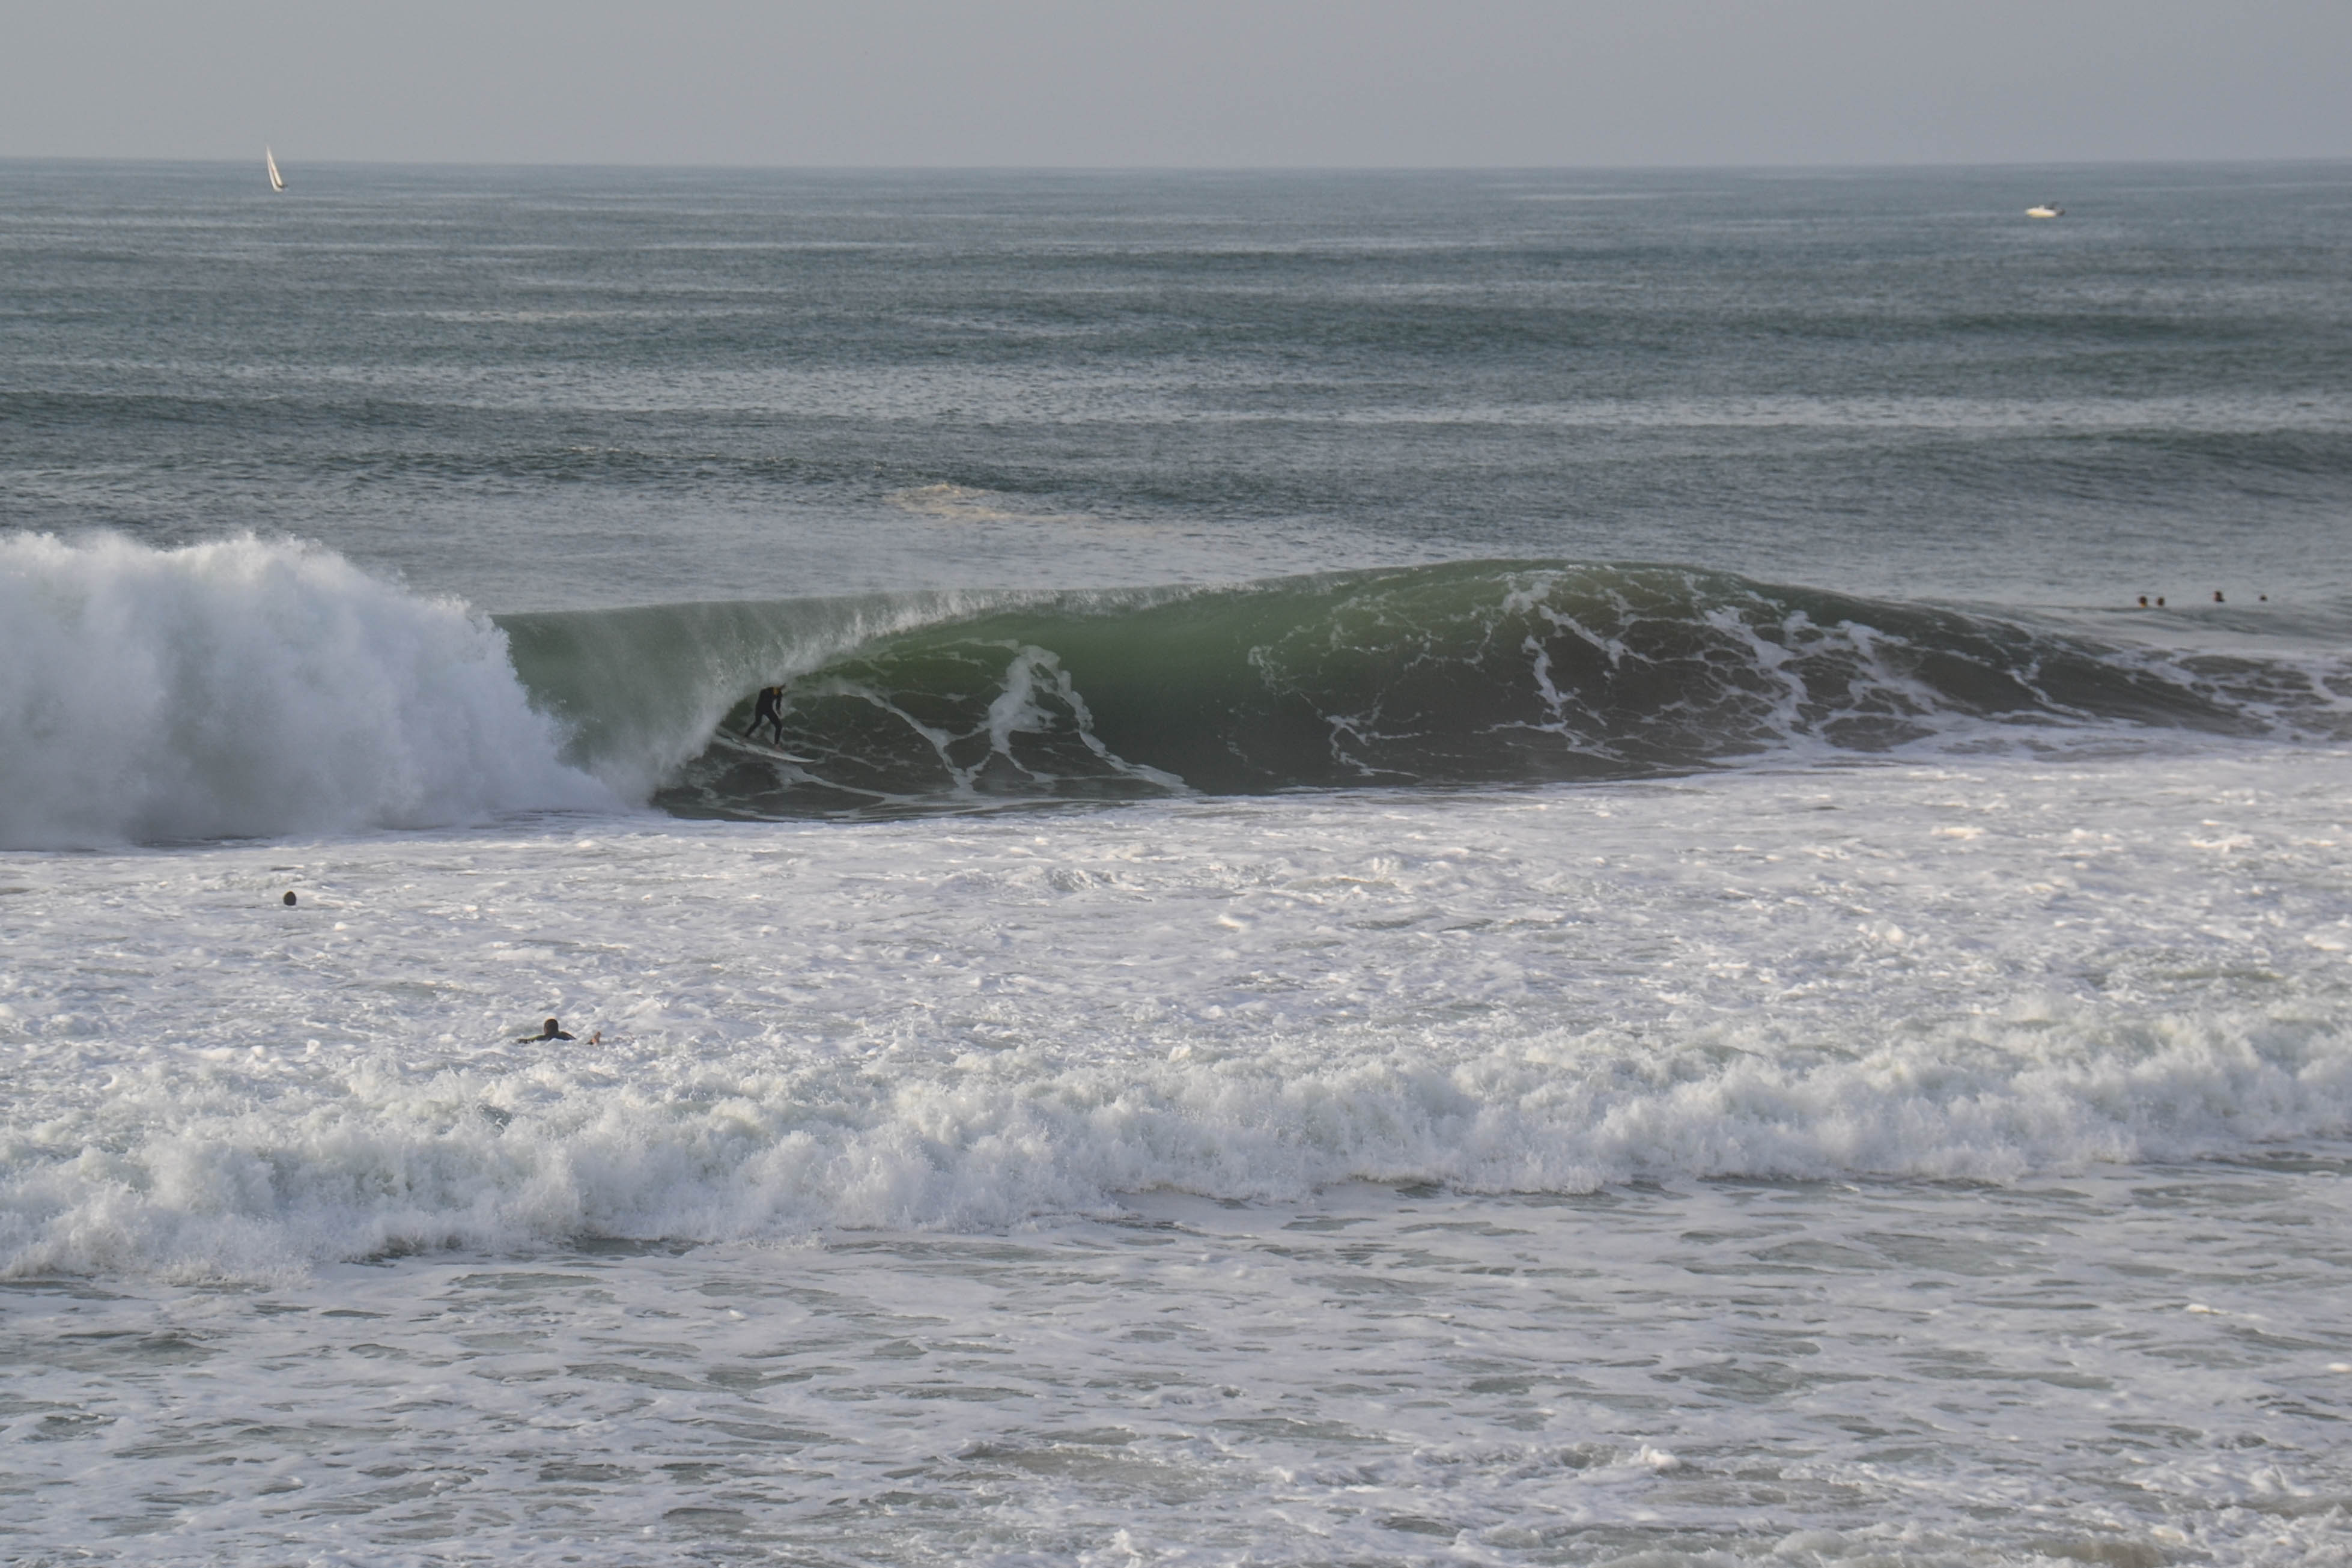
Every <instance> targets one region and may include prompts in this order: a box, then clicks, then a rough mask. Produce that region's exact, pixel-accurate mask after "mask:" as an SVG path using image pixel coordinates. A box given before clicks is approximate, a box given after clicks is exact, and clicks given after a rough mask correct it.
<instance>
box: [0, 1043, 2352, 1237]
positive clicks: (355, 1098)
mask: <svg viewBox="0 0 2352 1568" xmlns="http://www.w3.org/2000/svg"><path fill="white" fill-rule="evenodd" d="M1447 1056H1448V1053H1446V1052H1444V1051H1443V1050H1442V1049H1433V1048H1432V1045H1431V1043H1430V1042H1429V1041H1428V1040H1426V1039H1423V1038H1418V1037H1416V1038H1412V1039H1400V1040H1396V1041H1392V1042H1388V1043H1385V1044H1383V1043H1381V1042H1379V1041H1363V1040H1357V1041H1349V1040H1346V1039H1335V1038H1334V1037H1331V1036H1329V1035H1328V1034H1325V1033H1322V1032H1310V1033H1309V1034H1307V1036H1304V1037H1296V1038H1292V1037H1284V1036H1282V1035H1279V1034H1276V1035H1271V1036H1269V1037H1265V1038H1263V1039H1261V1040H1259V1041H1258V1042H1257V1043H1256V1044H1255V1047H1254V1048H1252V1049H1251V1050H1249V1051H1247V1052H1234V1053H1230V1054H1229V1053H1225V1052H1221V1051H1218V1050H1216V1049H1213V1048H1210V1049H1199V1048H1195V1047H1192V1046H1190V1045H1187V1046H1180V1047H1177V1048H1176V1049H1175V1050H1173V1051H1170V1052H1167V1053H1166V1054H1164V1055H1161V1054H1159V1053H1150V1054H1146V1053H1142V1052H1138V1053H1136V1054H1135V1055H1132V1056H1129V1057H1126V1058H1122V1059H1119V1060H1117V1061H1115V1062H1107V1063H1097V1064H1087V1063H1078V1062H1073V1061H1070V1060H1067V1059H1060V1058H1056V1055H1055V1053H1054V1052H1053V1051H1052V1050H1051V1049H1049V1048H1047V1047H1042V1046H1041V1047H1034V1048H1024V1049H1016V1050H1009V1051H1003V1052H999V1053H994V1054H992V1055H986V1056H984V1057H967V1058H963V1059H961V1060H960V1061H958V1062H956V1063H954V1064H953V1065H952V1066H945V1065H942V1066H940V1067H936V1068H931V1069H929V1070H920V1069H916V1070H907V1069H906V1068H898V1069H895V1070H892V1071H889V1072H879V1071H877V1070H876V1069H875V1068H874V1065H873V1064H872V1063H871V1062H864V1063H860V1064H857V1065H855V1066H850V1067H845V1066H843V1065H841V1064H840V1063H838V1062H826V1061H822V1060H811V1059H808V1058H805V1057H803V1056H800V1055H799V1054H798V1053H793V1052H790V1051H782V1052H775V1053H771V1052H768V1051H764V1050H758V1049H754V1050H751V1051H746V1052H744V1053H742V1054H741V1055H740V1056H735V1057H731V1058H730V1057H723V1056H722V1057H719V1058H715V1059H714V1058H712V1057H710V1056H709V1055H708V1054H706V1053H704V1052H700V1051H678V1050H651V1051H646V1052H643V1053H640V1054H635V1055H632V1054H630V1053H628V1052H625V1051H614V1050H612V1049H610V1048H609V1047H608V1048H607V1049H605V1050H604V1051H602V1052H600V1051H597V1050H595V1049H593V1048H590V1047H570V1048H567V1050H566V1051H565V1052H564V1054H563V1056H562V1058H552V1057H551V1058H547V1059H544V1060H541V1061H538V1062H535V1063H532V1064H529V1065H524V1066H516V1065H512V1064H507V1065H502V1066H499V1067H486V1068H481V1069H467V1068H450V1069H446V1070H442V1071H437V1072H428V1073H415V1072H404V1071H403V1070H401V1069H400V1068H399V1066H398V1065H397V1064H396V1063H389V1062H382V1061H377V1062H372V1063H369V1064H366V1065H361V1066H356V1067H354V1068H352V1069H350V1070H348V1071H346V1072H342V1073H338V1074H331V1075H325V1076H322V1077H320V1078H319V1079H316V1080H314V1081H312V1082H310V1083H309V1084H307V1085H304V1086H302V1087H299V1088H289V1087H288V1086H286V1085H285V1084H283V1083H282V1081H279V1080H278V1079H272V1078H269V1077H268V1075H267V1074H266V1073H257V1076H256V1078H255V1079H250V1080H249V1079H246V1078H244V1077H242V1076H240V1075H239V1074H237V1073H236V1072H235V1071H234V1070H232V1069H230V1068H226V1067H214V1068H206V1069H205V1070H200V1071H194V1072H182V1071H176V1070H173V1069H171V1068H166V1067H163V1066H162V1065H150V1066H148V1067H146V1068H140V1069H131V1070H127V1071H124V1072H121V1073H119V1074H117V1075H115V1079H114V1081H113V1082H112V1083H111V1085H110V1089H109V1092H108V1093H107V1095H106V1096H105V1097H103V1099H102V1100H90V1101H89V1103H87V1104H85V1105H84V1106H82V1107H81V1108H80V1109H79V1110H75V1111H71V1112H60V1113H54V1114H52V1115H51V1116H49V1117H47V1118H46V1119H45V1120H44V1121H43V1122H42V1123H41V1124H40V1125H39V1126H37V1127H29V1128H20V1129H19V1130H18V1131H17V1134H16V1141H15V1145H14V1147H13V1148H12V1149H11V1150H10V1151H9V1158H8V1160H7V1162H6V1168H7V1169H8V1170H9V1172H10V1174H9V1176H8V1178H7V1180H6V1181H5V1183H0V1278H7V1277H10V1276H19V1277H21V1276H25V1275H39V1274H47V1273H53V1272H58V1271H68V1272H86V1271H97V1272H113V1271H121V1270H129V1271H143V1270H149V1269H162V1270H165V1271H169V1272H177V1273H183V1274H193V1275H200V1276H210V1275H222V1274H229V1275H236V1274H250V1273H257V1272H260V1273H267V1272H268V1271H271V1270H274V1269H279V1268H302V1267H305V1266H308V1265H310V1264H314V1263H318V1262H321V1261H325V1260H329V1259H335V1258H364V1257H370V1256H380V1255H383V1254H384V1253H387V1252H400V1251H407V1250H415V1249H419V1248H437V1247H450V1246H469V1247H513V1246H530V1245H543V1244H548V1243H555V1242H568V1241H576V1240H579V1239H581V1238H583V1237H609V1238H626V1239H634V1240H639V1241H672V1242H677V1241H719V1240H744V1239H753V1238H763V1237H792V1236H799V1235H805V1234H808V1233H810V1232H812V1231H821V1230H824V1229H827V1228H831V1227H838V1226H847V1227H852V1228H865V1227H875V1226H881V1227H902V1226H913V1227H917V1228H942V1229H971V1228H975V1227H977V1228H992V1227H997V1226H1006V1225H1011V1224H1015V1223H1018V1222H1020V1221H1023V1220H1024V1219H1028V1218H1031V1217H1034V1216H1036V1215H1047V1214H1066V1213H1072V1212H1080V1213H1084V1212H1104V1211H1107V1210H1116V1209H1117V1208H1118V1206H1119V1204H1120V1200H1121V1195H1122V1194H1132V1193H1139V1192H1146V1191H1150V1190H1153V1189H1158V1188H1166V1189H1171V1190H1177V1191H1183V1192H1189V1193H1196V1194H1203V1195H1208V1196H1213V1197H1218V1198H1223V1199H1227V1200H1244V1201H1247V1200H1295V1199H1298V1198H1301V1197H1304V1196H1306V1195H1307V1194H1309V1193H1311V1192H1313V1191H1315V1190H1316V1189H1318V1188H1319V1187H1322V1186H1325V1185H1327V1184H1332V1183H1337V1182H1343V1181H1348V1180H1369V1181H1375V1182H1382V1183H1391V1184H1412V1183H1436V1184H1447V1185H1450V1186H1453V1187H1454V1188H1457V1189H1461V1190H1472V1191H1489V1192H1498V1191H1516V1192H1533V1193H1586V1192H1591V1191H1593V1190H1595V1189H1597V1188H1599V1187H1601V1186H1603V1185H1605V1184H1611V1183H1617V1182H1622V1181H1626V1180H1629V1179H1640V1178H1649V1179H1659V1178H1673V1177H1714V1176H1743V1177H1757V1178H1800V1179H1804V1178H1825V1177H1836V1176H1852V1175H1868V1176H1874V1177H1897V1178H1900V1177H1919V1178H1928V1179H1963V1180H1970V1179H1972V1180H1996V1181H1998V1180H2007V1179H2012V1178H2015V1177H2017V1176H2019V1175H2021V1174H2024V1173H2032V1172H2046V1171H2052V1170H2065V1169H2074V1168H2081V1167H2083V1166H2085V1165H2088V1164H2092V1163H2101V1162H2135V1161H2179V1160H2188V1159H2194V1158H2198V1157H2200V1156H2210V1155H2216V1154H2221V1155H2240V1156H2242V1155H2244V1154H2246V1153H2248V1152H2250V1151H2251V1150H2252V1148H2253V1147H2255V1146H2258V1145H2260V1144H2262V1143H2263V1142H2272V1141H2280V1140H2303V1141H2308V1140H2313V1139H2326V1138H2330V1137H2340V1136H2342V1134H2343V1133H2344V1131H2345V1130H2346V1129H2347V1126H2352V1055H2347V1052H2346V1049H2345V1041H2344V1037H2343V1036H2342V1034H2341V1032H2340V1031H2339V1030H2336V1029H2335V1028H2333V1027H2329V1026H2319V1025H2314V1024H2312V1023H2310V1022H2308V1021H2300V1022H2298V1021H2292V1020H2278V1019H2272V1018H2264V1017H2261V1016H2250V1015H2244V1014H2241V1015H2238V1016H2203V1017H2172V1018H2168V1019H2164V1020H2158V1021H2154V1022H2147V1023H2131V1022H2127V1021H2124V1020H2119V1019H2114V1018H2101V1017H2099V1016H2095V1015H2094V1014H2088V1013H2076V1014H2074V1015H2073V1016H2042V1017H2020V1018H2016V1019H2013V1020H2010V1021H2007V1022H2002V1021H1996V1020H1990V1019H1987V1020H1979V1021H1975V1022H1972V1023H1971V1024H1969V1025H1968V1026H1964V1027H1959V1028H1945V1029H1942V1030H1939V1031H1935V1032H1931V1033H1919V1032H1902V1031H1898V1032H1896V1034H1895V1037H1893V1038H1890V1039H1887V1040H1885V1041H1884V1042H1881V1043H1878V1044H1875V1045H1873V1046H1870V1047H1866V1048H1863V1049H1858V1050H1852V1051H1844V1050H1836V1049H1824V1048H1820V1047H1811V1048H1794V1047H1791V1045H1790V1042H1788V1041H1786V1040H1776V1039H1772V1038H1769V1037H1767V1034H1766V1033H1765V1032H1759V1031H1754V1030H1751V1031H1749V1032H1748V1033H1747V1034H1744V1035H1743V1034H1740V1033H1738V1032H1737V1031H1735V1032H1733V1033H1731V1034H1728V1035H1719V1036H1717V1037H1707V1036H1700V1037H1692V1038H1689V1039H1686V1040H1685V1041H1683V1042H1681V1043H1680V1044H1679V1045H1668V1044H1664V1043H1663V1042H1655V1041H1644V1040H1641V1039H1636V1038H1632V1037H1627V1036H1624V1035H1622V1034H1616V1033H1612V1032H1601V1033H1596V1034H1591V1035H1578V1034H1573V1033H1558V1034H1549V1035H1547V1036H1545V1037H1539V1038H1537V1039H1533V1040H1528V1041H1526V1042H1523V1043H1520V1044H1517V1045H1515V1046H1508V1047H1499V1048H1492V1049H1485V1050H1471V1051H1468V1052H1465V1053H1463V1054H1461V1055H1459V1056H1455V1057H1454V1058H1452V1059H1447Z"/></svg>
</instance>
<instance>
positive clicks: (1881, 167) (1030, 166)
mask: <svg viewBox="0 0 2352 1568" xmlns="http://www.w3.org/2000/svg"><path fill="white" fill-rule="evenodd" d="M263 145H265V146H267V147H269V148H273V149H274V148H275V146H276V145H277V143H276V142H275V141H274V140H273V141H269V142H265V143H263ZM247 161H248V160H247V159H246V158H238V157H229V156H223V155H217V154H215V155H209V156H202V157H190V156H174V155H148V154H140V155H128V154H110V155H90V154H74V153H0V163H69V164H75V165H91V164H101V165H103V164H153V163H171V164H179V165H185V166H190V167H237V166H241V165H242V164H244V163H247ZM289 162H294V163H300V164H301V165H302V166H303V167H305V168H312V169H325V168H352V169H550V170H555V169H562V170H595V169H613V170H630V171H636V172H647V173H651V172H659V171H664V170H672V171H677V172H680V173H692V172H701V171H724V172H728V173H734V174H1708V173H1716V174H1816V173H1832V172H1836V173H1868V172H1882V173H1895V172H1900V173H1924V172H1928V171H1935V170H1964V169H2135V168H2183V167H2190V168H2230V167H2256V166H2275V165H2279V164H2338V163H2352V153H2294V154H2281V155H2273V156H2259V157H2254V156H2234V157H2204V158H2181V157H2149V158H2053V159H2032V160H2022V159H1994V160H1987V161H1983V162H1966V161H1959V160H1944V159H1933V160H1930V159H1921V160H1914V161H1908V162H1896V163H1867V162H1851V163H709V162H674V163H673V162H651V161H647V162H619V161H613V160H601V159H600V160H585V159H583V160H530V159H440V158H398V159H395V158H315V159H303V158H300V157H299V154H298V155H297V157H296V158H295V159H293V160H289Z"/></svg>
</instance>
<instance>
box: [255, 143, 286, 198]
mask: <svg viewBox="0 0 2352 1568" xmlns="http://www.w3.org/2000/svg"><path fill="white" fill-rule="evenodd" d="M261 162H262V165H263V166H264V167H265V168H267V169H268V171H269V188H270V189H271V190H273V191H282V190H284V189H285V188H286V176H285V175H283V174H279V173H278V156H277V154H276V153H272V152H270V150H269V149H268V147H267V146H264V147H263V148H262V149H261Z"/></svg>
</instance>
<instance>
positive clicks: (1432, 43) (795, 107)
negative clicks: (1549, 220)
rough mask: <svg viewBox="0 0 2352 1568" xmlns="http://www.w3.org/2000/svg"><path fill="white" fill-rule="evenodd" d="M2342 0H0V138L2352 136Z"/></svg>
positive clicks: (1759, 158) (683, 158) (397, 157)
mask: <svg viewBox="0 0 2352 1568" xmlns="http://www.w3.org/2000/svg"><path fill="white" fill-rule="evenodd" d="M2347 80H2352V0H2237V3H2235V4H2230V3H2224V0H2204V3H2189V0H1971V3H1960V0H1952V3H1948V4H1906V3H1904V0H1778V3H1772V0H1649V3H1644V4H1635V3H1632V0H1612V3H1600V0H1552V3H1549V4H1542V3H1536V0H1483V3H1482V0H1456V3H1455V4H1452V5H1434V4H1423V3H1413V0H1355V3H1352V4H1348V3H1339V0H1258V3H1254V4H1253V3H1244V0H1190V3H1185V4H1177V3H1171V0H1131V3H1127V4H1118V3H1112V0H1092V3H1088V0H969V3H966V4H952V3H948V0H866V3H862V4H856V5H850V4H840V5H806V4H803V5H793V4H765V5H761V4H751V3H749V0H673V3H671V4H667V5H625V4H618V3H613V0H468V3H452V0H404V3H396V4H390V5H385V4H374V5H356V4H349V3H344V0H309V3H306V4H297V3H283V0H251V3H244V4H239V3H234V0H220V3H213V4H205V3H201V0H198V3H181V4H169V3H163V0H79V3H77V4H61V3H48V0H15V3H14V4H13V5H7V6H6V7H5V9H0V156H13V157H27V156H81V157H170V158H219V157H228V158H244V157H252V156H256V155H257V152H258V149H259V147H260V144H261V143H262V142H263V141H264V140H268V141H269V142H275V143H276V145H277V147H278V153H279V155H280V157H281V159H282V160H284V161H286V162H288V163H289V164H291V163H299V162H302V161H306V160H309V161H323V160H341V159H358V160H382V161H412V160H413V161H421V162H443V161H462V162H482V163H509V162H519V163H750V164H1020V165H1057V164H1058V165H1081V166H1097V165H1118V164H1179V165H1225V166H1250V165H1372V166H1390V165H1415V164H1422V165H1427V164H1441V165H1442V164H1517V165H1528V164H1544V165H1606V164H1627V163H1637V164H1640V163H1918V162H1932V163H1977V162H1987V163H2008V162H2023V163H2045V162H2072V161H2076V160H2084V161H2090V160H2108V159H2168V158H2265V157H2341V156H2347V155H2352V89H2347V87H2346V85H2345V84H2346V83H2347Z"/></svg>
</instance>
